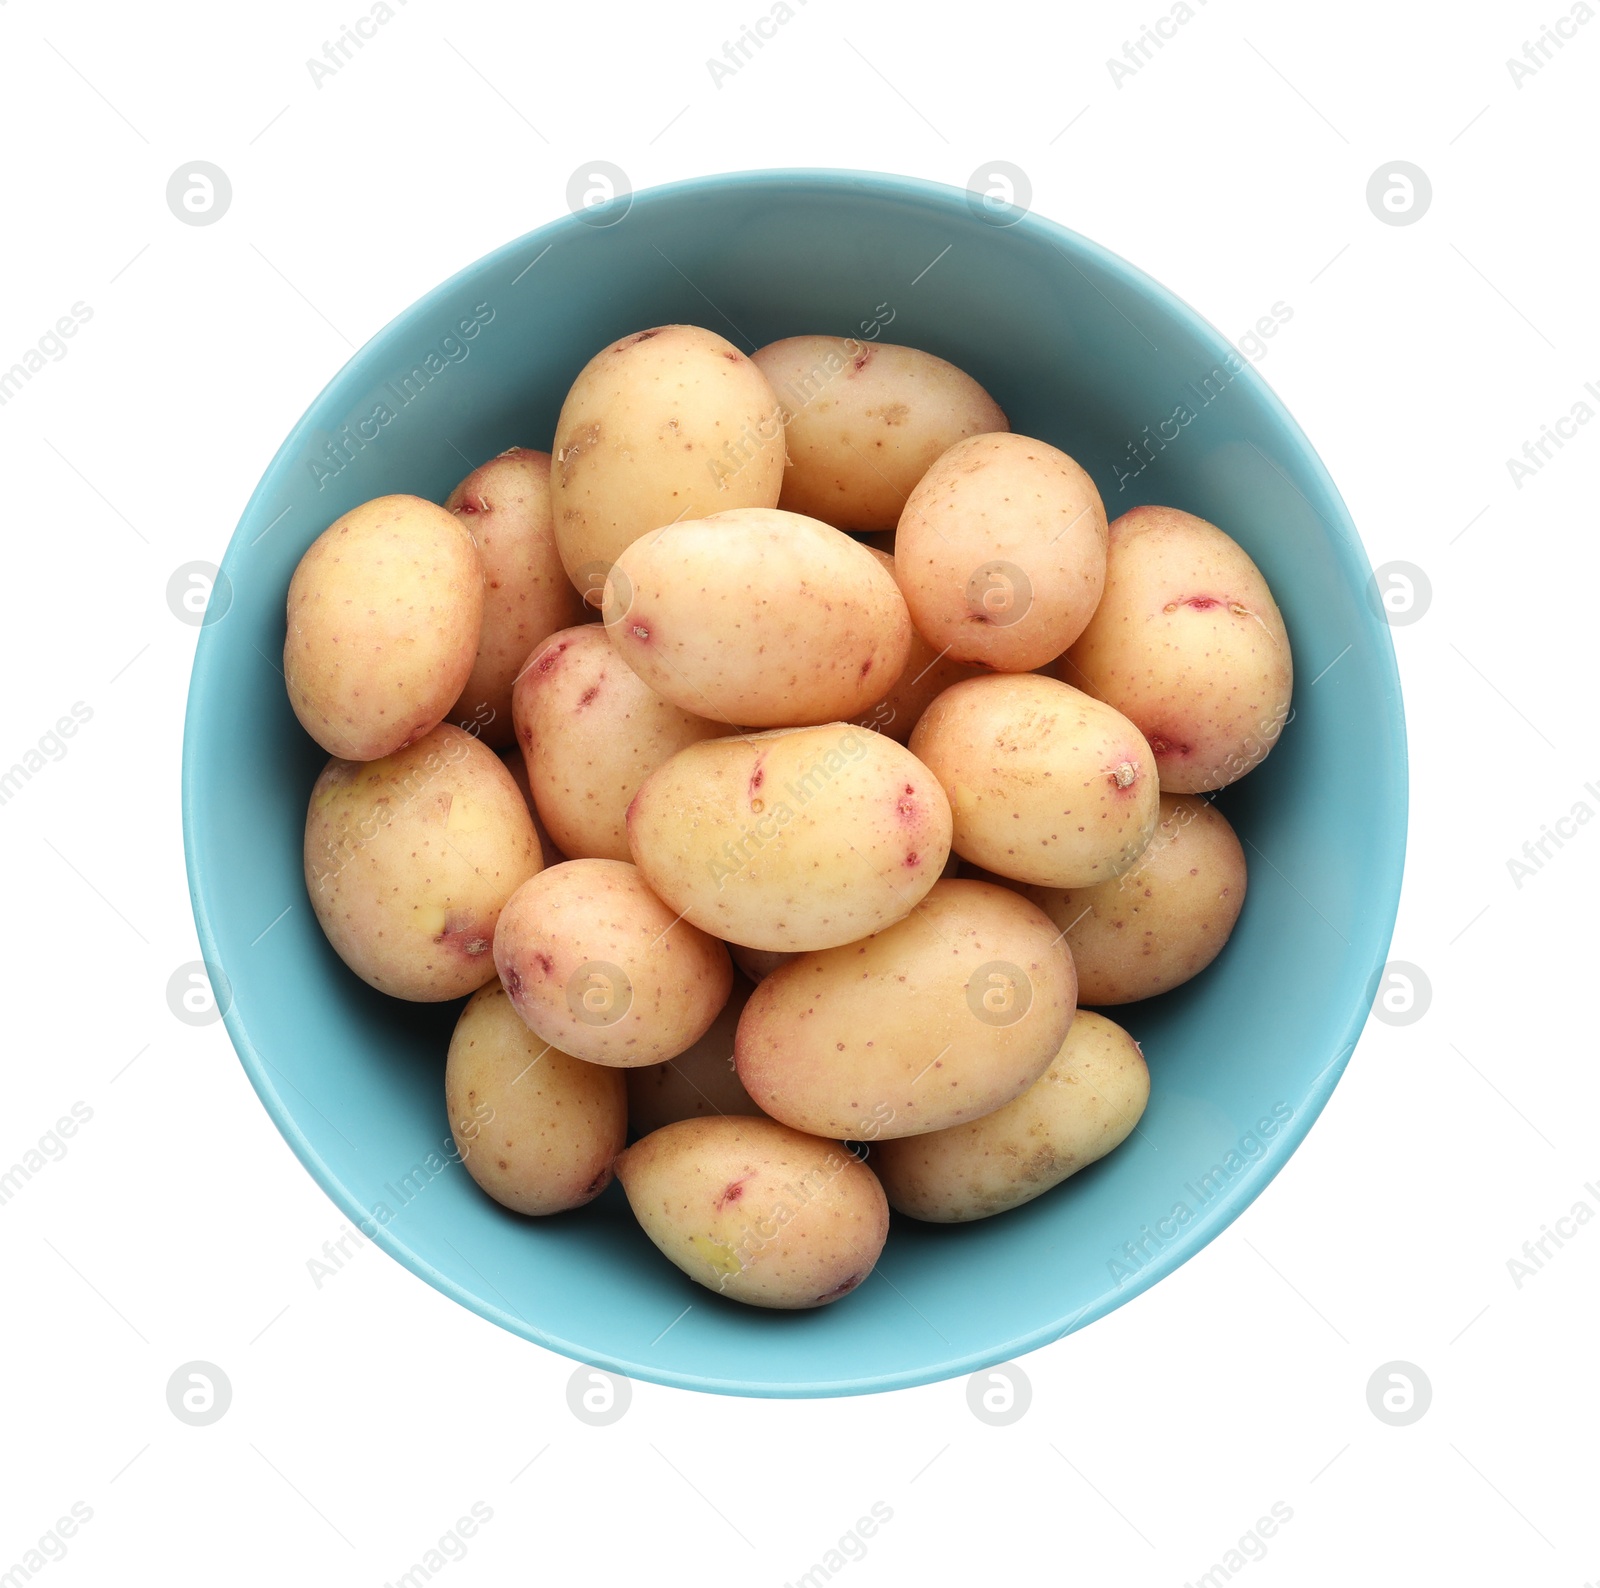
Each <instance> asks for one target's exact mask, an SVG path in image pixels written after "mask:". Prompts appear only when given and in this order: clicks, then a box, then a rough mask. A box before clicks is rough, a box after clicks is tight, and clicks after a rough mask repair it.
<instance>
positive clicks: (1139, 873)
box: [1020, 794, 1245, 1004]
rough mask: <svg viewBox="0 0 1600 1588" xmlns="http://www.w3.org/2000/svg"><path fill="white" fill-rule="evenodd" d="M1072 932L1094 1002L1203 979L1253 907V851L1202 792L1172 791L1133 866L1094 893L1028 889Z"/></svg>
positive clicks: (1081, 987)
mask: <svg viewBox="0 0 1600 1588" xmlns="http://www.w3.org/2000/svg"><path fill="white" fill-rule="evenodd" d="M1020 891H1021V892H1022V895H1023V897H1024V898H1028V899H1031V900H1033V902H1034V903H1035V904H1037V905H1038V906H1039V908H1040V909H1041V910H1043V911H1044V912H1045V914H1046V915H1048V916H1049V917H1050V918H1051V919H1052V920H1053V921H1054V922H1055V923H1056V925H1057V926H1059V927H1060V928H1061V930H1062V931H1063V932H1064V933H1065V934H1066V941H1067V946H1068V947H1069V948H1070V949H1071V950H1072V958H1073V963H1074V964H1075V965H1076V966H1077V967H1078V996H1079V998H1081V999H1082V1000H1083V1002H1084V1003H1086V1004H1129V1003H1134V1002H1136V1001H1137V1000H1139V999H1141V998H1154V997H1155V996H1156V995H1157V994H1158V993H1164V992H1170V991H1171V990H1172V989H1173V988H1174V987H1177V986H1180V985H1181V984H1182V983H1184V982H1186V981H1188V980H1189V979H1190V978H1191V977H1194V976H1198V975H1199V974H1200V972H1201V971H1203V970H1204V969H1205V968H1206V966H1207V965H1209V964H1210V963H1211V962H1212V960H1214V959H1215V958H1216V957H1217V955H1218V954H1220V953H1221V952H1222V947H1223V944H1225V943H1226V942H1227V941H1228V936H1229V934H1230V933H1231V932H1232V931H1233V928H1234V923H1235V922H1236V921H1237V920H1238V919H1239V911H1240V910H1241V909H1242V908H1243V906H1244V895H1245V859H1244V848H1243V846H1242V845H1241V844H1240V843H1239V840H1238V838H1237V837H1236V836H1235V834H1234V831H1233V828H1232V827H1231V826H1230V825H1229V823H1228V819H1227V817H1226V816H1224V815H1223V814H1222V812H1221V811H1219V810H1218V809H1217V808H1216V807H1215V806H1214V805H1213V804H1212V803H1211V802H1210V801H1209V800H1206V799H1203V798H1201V797H1200V796H1199V795H1197V794H1163V795H1162V796H1161V820H1160V825H1159V826H1158V827H1157V829H1156V835H1155V837H1154V838H1152V839H1151V840H1150V844H1149V847H1148V848H1147V849H1146V850H1145V852H1144V853H1143V854H1142V855H1141V856H1140V857H1139V859H1138V861H1137V862H1136V863H1135V864H1134V866H1133V867H1132V868H1131V869H1130V870H1128V871H1124V872H1123V873H1122V875H1121V876H1120V877H1116V878H1114V879H1113V880H1112V881H1110V882H1101V883H1097V884H1096V885H1095V886H1093V887H1090V888H1067V889H1059V888H1035V887H1023V888H1021V890H1020Z"/></svg>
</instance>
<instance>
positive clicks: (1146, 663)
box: [1059, 507, 1294, 794]
mask: <svg viewBox="0 0 1600 1588" xmlns="http://www.w3.org/2000/svg"><path fill="white" fill-rule="evenodd" d="M1059 672H1060V676H1061V677H1062V678H1063V679H1065V680H1066V681H1067V682H1068V683H1070V684H1074V685H1076V686H1077V687H1078V688H1080V689H1086V690H1088V692H1089V693H1090V694H1091V695H1094V696H1095V697H1096V698H1097V699H1100V700H1104V701H1107V702H1108V703H1109V704H1111V705H1112V706H1115V707H1116V709H1117V710H1118V711H1120V712H1121V713H1122V714H1123V715H1124V716H1125V717H1127V718H1129V719H1130V720H1131V721H1132V722H1134V723H1136V724H1137V725H1138V728H1139V731H1140V732H1141V733H1143V734H1144V736H1145V738H1146V739H1147V740H1148V741H1149V743H1150V748H1151V749H1152V750H1153V751H1154V752H1155V756H1156V764H1157V765H1158V766H1159V767H1160V769H1161V787H1162V788H1163V789H1164V790H1165V791H1166V792H1167V793H1169V794H1198V793H1204V792H1206V791H1208V790H1212V789H1219V788H1224V787H1226V785H1227V784H1229V783H1232V782H1234V781H1235V780H1237V779H1238V778H1241V777H1243V776H1244V775H1245V773H1246V772H1248V771H1250V769H1251V768H1252V767H1255V766H1257V765H1259V764H1260V762H1261V761H1262V760H1263V759H1264V758H1265V756H1266V754H1267V752H1268V751H1269V750H1270V749H1271V748H1272V746H1273V745H1274V744H1275V743H1276V742H1277V739H1278V735H1279V734H1280V733H1281V732H1282V730H1283V727H1284V724H1285V723H1286V722H1287V721H1288V718H1289V699H1290V695H1291V692H1292V690H1293V685H1294V662H1293V659H1292V657H1291V656H1290V654H1289V636H1288V633H1287V631H1286V630H1285V629H1284V626H1283V617H1282V615H1281V614H1280V613H1279V611H1278V605H1277V602H1275V601H1274V600H1273V599H1272V592H1271V591H1270V590H1269V589H1268V588H1267V582H1266V580H1265V579H1263V578H1262V577H1261V571H1260V569H1258V568H1257V567H1256V565H1255V564H1254V563H1253V562H1252V561H1251V560H1250V558H1249V556H1248V555H1247V554H1246V553H1245V551H1244V549H1243V547H1241V546H1240V545H1239V544H1238V543H1237V542H1235V541H1234V540H1232V539H1230V538H1229V536H1227V535H1226V534H1224V533H1223V532H1222V530H1220V529H1218V528H1217V527H1216V525H1215V524H1208V523H1207V522H1206V521H1205V520H1204V519H1203V518H1196V517H1195V516H1194V515H1193V514H1192V513H1184V512H1180V511H1179V510H1178V509H1177V508H1174V507H1136V508H1133V509H1132V510H1131V511H1129V512H1126V513H1124V514H1123V515H1122V517H1121V518H1119V519H1117V520H1116V522H1115V523H1113V524H1112V526H1111V534H1110V549H1109V553H1108V556H1107V561H1106V589H1105V595H1104V596H1103V597H1102V598H1101V601H1100V605H1099V607H1098V609H1097V610H1096V612H1095V615H1094V617H1093V618H1091V619H1090V621H1089V625H1088V627H1087V628H1085V629H1084V631H1083V633H1082V634H1081V635H1080V636H1079V637H1078V640H1077V643H1076V644H1074V645H1073V647H1072V648H1071V650H1069V651H1068V652H1067V653H1066V655H1065V656H1063V657H1062V658H1061V661H1060V663H1059Z"/></svg>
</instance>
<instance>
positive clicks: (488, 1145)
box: [444, 981, 628, 1215]
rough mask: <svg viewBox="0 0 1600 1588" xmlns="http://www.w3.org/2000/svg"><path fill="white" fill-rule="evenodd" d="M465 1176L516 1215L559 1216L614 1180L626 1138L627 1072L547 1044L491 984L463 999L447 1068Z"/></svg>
mask: <svg viewBox="0 0 1600 1588" xmlns="http://www.w3.org/2000/svg"><path fill="white" fill-rule="evenodd" d="M444 1095H445V1107H446V1109H447V1110H448V1111H449V1114H450V1131H451V1134H452V1135H453V1136H454V1137H455V1143H456V1150H457V1151H458V1152H459V1153H460V1155H461V1161H462V1162H463V1163H464V1164H466V1166H467V1173H468V1174H470V1175H471V1176H472V1178H473V1179H474V1180H476V1181H477V1183H478V1184H479V1185H480V1186H481V1187H482V1188H483V1190H484V1191H486V1192H487V1193H488V1194H489V1195H490V1196H491V1197H493V1198H494V1199H495V1201H496V1202H498V1203H500V1204H501V1205H502V1206H504V1207H508V1208H510V1209H511V1210H512V1211H513V1212H515V1213H528V1214H533V1215H541V1214H546V1213H561V1212H564V1211H565V1210H566V1209H568V1208H576V1207H582V1206H583V1204H584V1203H585V1202H590V1201H592V1200H593V1199H594V1198H595V1197H597V1196H599V1194H600V1193H601V1192H602V1191H604V1190H605V1188H606V1187H607V1186H608V1185H609V1184H610V1183H611V1173H612V1170H611V1166H612V1164H613V1162H614V1161H615V1160H616V1156H617V1154H618V1153H619V1152H621V1151H622V1149H623V1146H624V1144H625V1143H626V1141H627V1132H628V1100H627V1089H626V1084H625V1083H624V1081H623V1078H622V1075H621V1072H619V1071H617V1070H608V1069H605V1068H603V1067H602V1066H600V1065H598V1064H585V1063H584V1062H583V1060H582V1059H575V1058H573V1057H572V1055H571V1054H568V1053H562V1052H561V1051H560V1050H559V1049H557V1048H553V1047H551V1046H550V1045H549V1044H548V1043H546V1042H541V1041H540V1040H539V1039H538V1038H537V1037H536V1036H534V1034H533V1033H532V1032H531V1031H530V1030H529V1029H528V1028H527V1026H526V1025H525V1024H524V1023H523V1021H522V1017H521V1016H520V1015H519V1014H518V1013H517V1012H516V1010H515V1009H513V1008H512V1007H511V1000H510V999H509V998H508V997H507V996H506V990H505V988H504V987H503V986H502V985H501V984H500V983H499V982H498V981H493V982H490V983H488V984H487V985H486V986H483V987H480V988H479V989H478V990H477V992H475V993H474V994H473V995H472V997H471V998H469V999H468V1000H467V1005H466V1007H465V1008H464V1009H463V1010H462V1011H461V1017H460V1019H459V1020H457V1021H456V1028H455V1031H454V1033H453V1034H452V1036H451V1038H450V1051H449V1056H448V1057H447V1058H446V1060H445V1068H444Z"/></svg>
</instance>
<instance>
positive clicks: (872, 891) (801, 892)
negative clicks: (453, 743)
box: [628, 686, 1060, 952]
mask: <svg viewBox="0 0 1600 1588" xmlns="http://www.w3.org/2000/svg"><path fill="white" fill-rule="evenodd" d="M1057 687H1060V686H1057ZM628 842H629V844H630V845H631V846H632V849H633V857H634V860H635V862H636V863H637V865H638V867H639V869H640V871H641V872H642V873H643V874H644V876H645V878H646V880H647V881H648V882H649V884H650V886H651V887H652V888H653V889H654V890H655V891H656V892H657V893H658V894H659V895H660V896H661V897H662V898H663V899H664V900H665V901H666V902H667V904H668V905H669V906H670V907H671V908H672V909H673V910H675V911H678V912H680V913H681V914H682V915H683V916H684V918H685V919H686V920H689V921H692V922H693V923H694V924H695V925H696V926H698V927H700V928H701V929H702V930H703V931H707V932H712V933H715V935H716V936H717V937H720V938H722V939H724V940H725V941H727V942H730V943H743V944H746V945H748V946H749V947H750V948H759V949H771V950H776V951H778V952H787V951H790V950H794V951H802V952H803V951H805V950H807V949H816V948H832V947H834V946H835V945H836V944H839V943H853V942H854V941H855V940H856V939H857V938H859V937H865V936H866V935H867V934H868V933H869V932H876V931H878V930H880V929H881V928H882V927H885V926H888V925H889V924H890V922H892V921H898V920H900V919H901V918H902V917H903V916H905V915H907V914H908V913H909V912H910V911H911V910H912V909H913V908H914V907H915V906H916V904H917V903H918V902H919V901H920V900H921V899H922V897H923V895H924V894H926V893H927V891H928V889H929V888H931V887H932V886H933V884H934V883H935V882H936V881H937V880H938V877H939V873H940V872H941V871H942V870H943V869H944V865H945V861H946V860H947V859H948V858H949V854H950V804H949V801H948V800H947V799H946V798H945V795H944V790H943V789H941V788H940V787H939V784H938V782H937V781H936V780H935V778H934V776H933V774H932V773H931V772H930V771H929V770H928V769H927V767H925V766H923V765H922V763H921V762H919V761H918V760H917V759H916V758H915V757H914V756H913V755H912V754H911V753H910V752H909V751H908V750H907V749H906V748H905V747H904V746H903V745H899V744H896V743H895V742H894V741H893V740H892V739H886V738H884V736H883V735H882V734H879V733H869V732H867V730H866V729H864V728H858V727H855V726H854V725H853V724H849V723H843V722H835V723H830V724H828V725H827V726H826V727H818V728H786V729H779V730H776V731H774V732H771V733H752V734H739V735H737V736H735V737H732V738H727V739H709V740H707V741H706V742H705V743H704V744H693V745H690V746H689V748H688V749H687V750H680V751H679V752H678V753H677V754H676V755H675V756H673V757H672V759H671V760H670V761H668V762H666V763H665V764H664V765H663V766H660V767H657V768H656V770H655V771H654V772H652V773H651V774H650V776H649V777H648V778H646V779H645V781H644V785H643V786H642V787H641V788H640V790H639V792H638V793H637V794H636V795H635V796H634V798H633V804H632V805H630V806H629V807H628Z"/></svg>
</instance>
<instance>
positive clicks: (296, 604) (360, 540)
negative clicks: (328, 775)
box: [283, 496, 484, 761]
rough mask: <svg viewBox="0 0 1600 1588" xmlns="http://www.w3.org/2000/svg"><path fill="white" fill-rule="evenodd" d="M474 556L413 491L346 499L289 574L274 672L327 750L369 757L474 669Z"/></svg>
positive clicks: (478, 603)
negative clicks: (347, 506) (353, 501)
mask: <svg viewBox="0 0 1600 1588" xmlns="http://www.w3.org/2000/svg"><path fill="white" fill-rule="evenodd" d="M483 583H484V581H483V561H482V559H481V558H480V557H479V555H478V548H477V546H476V545H475V544H474V543H473V539H472V536H471V534H470V533H469V532H468V530H467V529H466V527H465V526H464V525H463V524H462V523H461V521H460V520H459V519H458V518H457V517H456V516H455V514H453V513H447V512H446V511H445V510H444V509H443V508H442V507H440V506H439V505H438V503H437V502H425V501H423V500H422V498H421V497H420V496H380V497H377V498H376V499H374V500H373V501H370V502H364V503H362V505H361V506H360V507H354V508H351V510H350V511H349V512H348V513H346V514H345V515H344V517H343V518H340V519H336V520H335V521H334V522H333V523H332V524H331V525H329V527H328V528H327V529H325V530H324V531H323V532H322V533H321V534H320V535H319V536H318V537H317V538H316V539H315V540H314V541H313V542H312V543H311V547H310V549H309V550H308V551H307V552H306V554H305V556H304V557H302V558H301V559H300V566H299V567H298V568H296V569H295V571H294V577H293V579H291V580H290V581H289V606H288V625H289V627H288V636H287V638H286V639H285V640H284V643H283V676H284V681H285V682H286V683H287V684H288V686H289V704H290V705H291V706H293V707H294V714H295V716H297V717H298V718H299V719H300V725H301V727H303V728H304V729H305V730H306V732H307V733H309V734H310V735H311V737H312V738H313V739H315V740H316V741H317V743H318V744H320V745H321V746H322V748H323V749H324V750H326V751H327V752H328V754H329V755H335V756H339V757H340V758H341V759H343V760H348V761H376V760H379V759H380V758H381V757H383V756H386V755H392V754H393V753H394V752H395V751H396V750H400V749H403V748H404V747H405V746H406V745H408V744H415V743H416V742H417V740H418V739H420V738H421V737H422V736H423V735H424V734H425V733H427V732H428V731H429V730H430V729H432V728H436V727H437V726H438V725H439V724H440V723H441V722H443V721H444V719H445V717H446V716H447V715H448V714H449V711H450V708H451V706H452V705H453V704H454V703H455V700H456V697H457V696H458V695H459V694H460V693H461V690H462V686H463V685H464V684H465V683H466V681H467V678H468V675H469V674H470V673H471V672H472V663H473V658H474V656H475V655H476V654H477V649H478V632H479V629H480V628H481V626H482V622H483Z"/></svg>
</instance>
